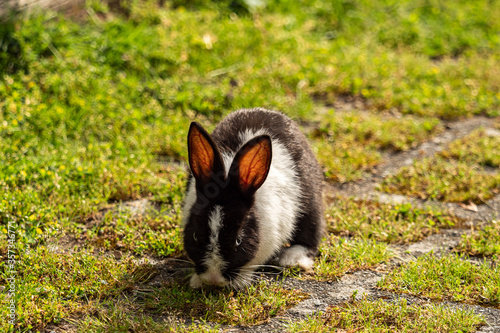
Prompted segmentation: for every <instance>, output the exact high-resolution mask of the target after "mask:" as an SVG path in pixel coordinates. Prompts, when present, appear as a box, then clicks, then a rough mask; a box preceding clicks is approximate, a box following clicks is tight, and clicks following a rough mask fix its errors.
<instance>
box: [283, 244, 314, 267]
mask: <svg viewBox="0 0 500 333" xmlns="http://www.w3.org/2000/svg"><path fill="white" fill-rule="evenodd" d="M307 252H308V251H307V248H305V247H304V246H302V245H294V246H291V247H289V248H287V249H285V250H283V253H282V254H281V257H280V260H279V265H280V266H283V267H296V266H298V267H300V268H302V269H303V270H305V271H309V270H311V269H312V267H313V264H314V261H313V259H312V258H311V257H309V256H308V255H307Z"/></svg>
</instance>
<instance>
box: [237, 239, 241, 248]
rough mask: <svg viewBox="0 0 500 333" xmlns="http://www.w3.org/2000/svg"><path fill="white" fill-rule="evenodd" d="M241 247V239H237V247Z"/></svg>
mask: <svg viewBox="0 0 500 333" xmlns="http://www.w3.org/2000/svg"><path fill="white" fill-rule="evenodd" d="M240 245H241V238H240V237H238V238H236V246H240Z"/></svg>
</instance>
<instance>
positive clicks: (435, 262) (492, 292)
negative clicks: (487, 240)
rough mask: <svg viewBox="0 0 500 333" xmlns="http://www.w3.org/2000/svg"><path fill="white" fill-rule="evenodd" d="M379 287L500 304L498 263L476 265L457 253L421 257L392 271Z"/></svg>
mask: <svg viewBox="0 0 500 333" xmlns="http://www.w3.org/2000/svg"><path fill="white" fill-rule="evenodd" d="M378 286H379V287H381V288H382V289H385V290H392V291H395V292H399V293H408V294H411V295H418V296H420V297H428V298H431V299H439V300H451V301H455V302H466V303H474V304H483V305H490V306H495V307H498V306H499V304H500V272H499V268H498V266H497V265H494V264H491V263H490V262H487V261H485V262H484V263H482V264H474V263H471V262H470V261H467V258H466V257H465V258H464V257H461V256H457V255H447V256H444V257H442V258H437V257H435V256H434V255H433V254H428V255H425V256H422V257H419V258H417V260H415V261H413V262H408V263H406V264H405V265H403V266H401V267H400V268H398V269H396V270H394V271H392V272H391V273H389V274H388V275H387V276H386V277H385V278H384V279H383V280H382V281H380V282H379V283H378Z"/></svg>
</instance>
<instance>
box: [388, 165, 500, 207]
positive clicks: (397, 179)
mask: <svg viewBox="0 0 500 333" xmlns="http://www.w3.org/2000/svg"><path fill="white" fill-rule="evenodd" d="M379 188H380V189H381V190H382V191H384V192H388V193H397V194H403V195H409V196H413V197H417V198H421V199H434V200H442V201H451V202H469V201H471V202H474V203H483V202H485V201H486V200H488V199H490V198H492V197H493V196H494V195H495V194H496V193H499V192H500V174H494V175H492V174H489V173H486V172H484V171H483V170H481V169H480V168H479V167H478V166H477V165H473V164H472V165H471V164H468V163H465V162H460V161H459V162H456V161H449V160H446V159H443V158H441V157H435V158H426V159H423V160H420V161H416V162H414V163H413V165H412V166H409V167H403V168H402V169H401V170H400V171H399V172H398V173H397V174H395V175H391V176H389V177H387V178H386V179H384V181H383V182H382V184H381V185H380V186H379Z"/></svg>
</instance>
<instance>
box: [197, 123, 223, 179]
mask: <svg viewBox="0 0 500 333" xmlns="http://www.w3.org/2000/svg"><path fill="white" fill-rule="evenodd" d="M188 152H189V166H190V167H191V171H192V172H193V176H194V178H195V179H196V180H197V182H200V184H206V183H208V182H210V180H211V179H212V177H214V176H217V175H218V174H220V175H224V164H223V162H222V158H221V155H220V152H219V150H218V149H217V146H216V145H215V143H214V142H213V140H212V138H211V137H210V134H208V133H207V131H205V129H204V128H203V127H201V125H200V124H198V123H197V122H192V123H191V126H190V127H189V133H188Z"/></svg>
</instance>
